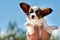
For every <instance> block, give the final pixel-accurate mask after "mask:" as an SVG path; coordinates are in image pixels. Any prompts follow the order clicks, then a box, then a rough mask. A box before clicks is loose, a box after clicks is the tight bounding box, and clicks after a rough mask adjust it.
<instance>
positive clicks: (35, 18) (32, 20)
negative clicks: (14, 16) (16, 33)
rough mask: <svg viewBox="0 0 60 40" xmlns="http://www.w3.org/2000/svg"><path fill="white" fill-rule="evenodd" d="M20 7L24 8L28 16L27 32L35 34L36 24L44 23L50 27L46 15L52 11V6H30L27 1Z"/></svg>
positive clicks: (45, 26)
mask: <svg viewBox="0 0 60 40" xmlns="http://www.w3.org/2000/svg"><path fill="white" fill-rule="evenodd" d="M20 7H21V8H22V9H23V11H24V12H25V13H26V15H27V18H26V19H27V22H26V23H25V25H26V26H27V32H29V33H30V34H33V33H34V25H35V24H36V25H38V26H40V25H41V24H43V25H44V28H45V29H46V28H47V27H48V25H47V22H46V20H45V19H44V16H46V15H48V14H50V13H51V12H52V9H51V8H43V9H40V8H39V7H38V6H30V5H28V4H26V3H20ZM28 26H30V27H28Z"/></svg>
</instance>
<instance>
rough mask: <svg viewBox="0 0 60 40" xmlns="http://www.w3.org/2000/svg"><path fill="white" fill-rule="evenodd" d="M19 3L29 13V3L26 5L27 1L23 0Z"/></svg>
mask: <svg viewBox="0 0 60 40" xmlns="http://www.w3.org/2000/svg"><path fill="white" fill-rule="evenodd" d="M19 5H20V7H21V8H22V10H23V11H24V12H25V13H26V14H28V13H29V8H30V5H28V4H27V3H24V2H22V3H20V4H19Z"/></svg>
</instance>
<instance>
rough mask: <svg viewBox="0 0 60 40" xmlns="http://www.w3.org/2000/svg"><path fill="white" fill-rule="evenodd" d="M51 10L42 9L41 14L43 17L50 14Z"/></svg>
mask: <svg viewBox="0 0 60 40" xmlns="http://www.w3.org/2000/svg"><path fill="white" fill-rule="evenodd" d="M52 11H53V10H52V9H51V8H44V9H43V12H44V16H46V15H48V14H50V13H51V12H52Z"/></svg>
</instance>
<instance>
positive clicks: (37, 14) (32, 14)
mask: <svg viewBox="0 0 60 40" xmlns="http://www.w3.org/2000/svg"><path fill="white" fill-rule="evenodd" d="M20 7H21V8H22V9H23V11H24V12H25V13H26V15H27V17H28V18H29V19H40V18H43V17H44V16H46V15H48V14H50V13H51V12H52V9H51V8H44V9H40V8H39V7H38V6H30V5H28V4H27V3H24V2H23V3H20Z"/></svg>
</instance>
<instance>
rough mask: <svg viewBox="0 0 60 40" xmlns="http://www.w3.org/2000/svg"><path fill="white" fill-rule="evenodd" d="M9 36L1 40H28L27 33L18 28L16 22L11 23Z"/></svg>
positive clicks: (8, 30) (8, 31) (9, 24)
mask: <svg viewBox="0 0 60 40" xmlns="http://www.w3.org/2000/svg"><path fill="white" fill-rule="evenodd" d="M6 33H7V35H5V37H4V38H3V39H1V38H0V40H26V34H25V31H24V30H22V29H21V28H19V27H18V25H17V23H16V21H13V22H11V21H10V22H9V23H8V28H7V32H6Z"/></svg>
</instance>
